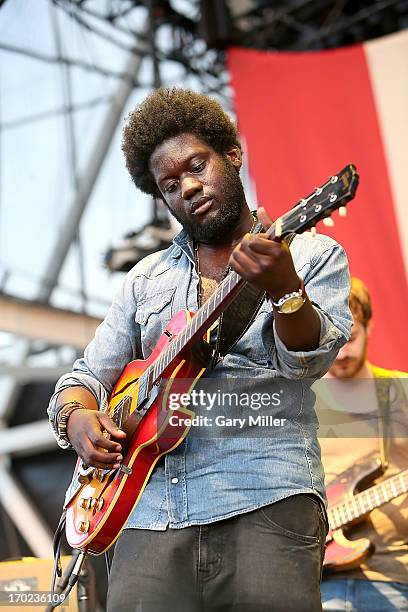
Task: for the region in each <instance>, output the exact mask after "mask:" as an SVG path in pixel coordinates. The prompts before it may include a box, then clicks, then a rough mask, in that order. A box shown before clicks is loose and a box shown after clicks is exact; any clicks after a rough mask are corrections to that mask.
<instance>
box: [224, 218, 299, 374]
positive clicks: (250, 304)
mask: <svg viewBox="0 0 408 612" xmlns="http://www.w3.org/2000/svg"><path fill="white" fill-rule="evenodd" d="M252 214H253V216H254V218H255V220H257V215H256V211H252ZM262 231H263V227H262V224H261V223H255V224H254V227H253V228H252V230H251V233H252V234H259V233H260V232H262ZM295 235H296V234H294V233H292V234H289V235H288V236H286V238H284V240H285V242H286V244H287V245H288V246H289V245H290V243H291V242H292V240H293V238H294V237H295ZM265 297H266V292H265V291H264V290H263V289H259V288H258V287H255V285H253V284H252V283H250V282H245V283H244V285H243V287H242V289H241V291H240V292H239V293H238V295H237V296H236V298H235V299H234V300H233V301H232V302H231V304H229V305H228V306H227V308H226V309H225V310H224V312H223V313H222V314H221V316H220V321H219V325H218V334H217V342H216V346H215V351H214V355H213V358H212V367H214V366H215V364H216V363H217V361H218V359H219V356H221V357H225V355H227V353H229V352H230V351H231V350H232V349H233V347H234V346H235V345H236V343H237V342H238V340H240V339H241V338H242V336H243V335H244V334H245V332H246V331H247V330H248V328H249V326H250V325H251V324H252V322H253V321H254V319H255V317H256V314H257V312H258V311H259V308H260V307H261V304H262V302H263V301H264V299H265Z"/></svg>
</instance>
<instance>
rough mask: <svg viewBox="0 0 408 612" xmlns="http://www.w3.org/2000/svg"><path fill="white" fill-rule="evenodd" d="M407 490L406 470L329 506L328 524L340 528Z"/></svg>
mask: <svg viewBox="0 0 408 612" xmlns="http://www.w3.org/2000/svg"><path fill="white" fill-rule="evenodd" d="M407 492H408V470H404V471H403V472H400V473H399V474H397V475H396V476H393V477H392V478H388V479H387V480H385V481H384V482H381V483H380V484H377V485H375V486H373V487H370V488H369V489H366V490H365V491H362V492H361V493H357V495H354V496H353V497H351V498H350V499H347V500H345V501H343V502H341V503H339V504H336V505H335V506H332V507H329V509H328V512H327V513H328V517H329V525H330V528H331V529H332V530H335V529H340V528H341V527H345V526H346V525H348V524H350V523H352V522H353V521H355V520H356V519H358V518H360V517H362V516H364V515H366V514H368V513H369V512H371V511H372V510H375V508H379V507H380V506H383V505H384V504H386V503H387V502H389V501H391V500H392V499H395V498H396V497H399V496H400V495H403V494H404V493H407Z"/></svg>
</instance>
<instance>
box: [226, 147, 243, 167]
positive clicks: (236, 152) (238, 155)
mask: <svg viewBox="0 0 408 612" xmlns="http://www.w3.org/2000/svg"><path fill="white" fill-rule="evenodd" d="M226 155H227V156H228V157H229V158H230V160H231V162H232V165H233V166H234V167H235V169H236V171H237V172H239V171H240V169H241V166H242V152H241V149H240V148H239V147H232V148H231V149H230V150H229V151H227V152H226Z"/></svg>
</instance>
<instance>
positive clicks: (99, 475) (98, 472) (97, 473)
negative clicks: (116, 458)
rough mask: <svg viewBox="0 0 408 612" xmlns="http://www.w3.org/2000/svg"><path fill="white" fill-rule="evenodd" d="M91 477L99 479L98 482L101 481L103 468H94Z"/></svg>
mask: <svg viewBox="0 0 408 612" xmlns="http://www.w3.org/2000/svg"><path fill="white" fill-rule="evenodd" d="M92 477H93V478H94V479H95V480H99V482H102V480H103V479H104V477H105V475H104V473H103V470H100V469H99V468H96V469H95V470H94V471H93V474H92Z"/></svg>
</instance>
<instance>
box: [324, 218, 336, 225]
mask: <svg viewBox="0 0 408 612" xmlns="http://www.w3.org/2000/svg"><path fill="white" fill-rule="evenodd" d="M323 225H325V226H326V227H334V221H333V219H332V218H331V217H325V218H324V219H323Z"/></svg>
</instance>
